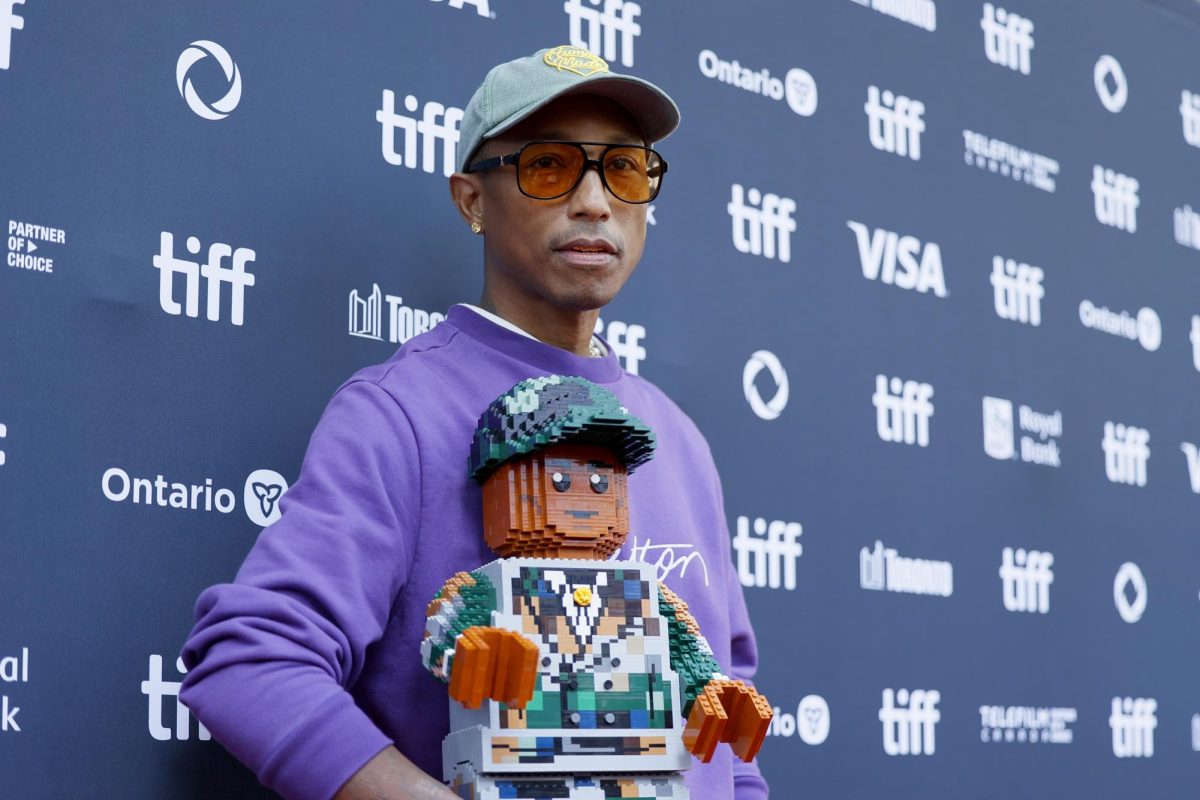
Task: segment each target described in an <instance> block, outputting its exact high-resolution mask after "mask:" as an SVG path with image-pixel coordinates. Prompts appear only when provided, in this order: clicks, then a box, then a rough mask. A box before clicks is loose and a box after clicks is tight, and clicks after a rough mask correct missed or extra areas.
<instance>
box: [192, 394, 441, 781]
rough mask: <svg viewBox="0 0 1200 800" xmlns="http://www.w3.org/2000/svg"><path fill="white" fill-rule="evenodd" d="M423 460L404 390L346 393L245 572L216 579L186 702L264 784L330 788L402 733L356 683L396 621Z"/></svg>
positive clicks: (324, 421)
mask: <svg viewBox="0 0 1200 800" xmlns="http://www.w3.org/2000/svg"><path fill="white" fill-rule="evenodd" d="M419 465H420V461H419V458H418V455H417V445H416V440H415V437H414V435H413V431H412V427H411V425H410V424H409V422H408V419H407V417H406V416H405V415H404V412H403V411H402V409H401V408H400V407H399V405H397V403H396V402H395V400H394V399H393V398H392V397H391V396H390V395H389V394H388V393H387V392H385V391H384V390H383V389H381V388H379V387H378V386H376V385H375V384H374V383H370V382H367V381H362V380H356V381H351V382H350V383H347V384H346V385H344V386H343V387H342V388H341V389H339V390H338V392H337V393H336V394H335V395H334V397H333V399H332V400H331V401H330V403H329V406H328V407H327V408H326V410H325V413H324V414H323V415H322V417H321V421H320V422H319V423H318V425H317V428H316V430H315V431H314V432H313V435H312V439H311V441H310V442H309V447H308V452H307V454H306V455H305V458H304V464H303V466H302V468H301V471H300V476H299V478H298V479H297V480H296V482H295V484H294V485H293V486H292V488H291V489H290V490H289V491H288V492H286V493H285V494H284V496H283V498H282V499H281V501H280V508H281V513H282V516H281V517H280V519H279V521H277V522H276V523H275V524H273V525H271V526H270V527H269V528H267V529H266V530H264V531H263V532H262V534H261V535H260V536H259V538H258V541H257V542H256V543H255V545H254V547H253V549H252V550H251V551H250V554H249V555H248V556H247V558H246V561H245V563H244V564H243V565H242V567H241V569H240V570H239V571H238V574H237V576H236V578H235V579H234V582H233V583H229V584H219V585H217V586H213V587H211V588H209V589H207V590H205V591H204V592H203V593H202V594H201V595H200V597H199V599H198V600H197V601H196V625H195V627H194V628H193V629H192V632H191V634H190V635H189V637H188V640H187V642H186V644H185V645H184V648H183V653H182V656H183V661H184V664H185V666H186V667H187V669H188V673H187V675H185V676H184V680H183V685H182V688H181V690H180V699H181V700H182V702H183V703H184V704H185V705H186V706H188V708H190V709H191V710H192V712H193V713H195V714H196V716H197V718H198V719H200V721H201V722H203V723H204V724H205V726H206V727H207V728H208V729H209V730H210V731H211V732H212V734H213V736H214V737H215V738H216V739H217V740H218V741H220V742H221V743H222V744H223V745H225V747H226V748H227V749H228V750H229V751H230V752H231V753H233V755H234V756H236V757H237V758H238V759H239V760H240V761H242V762H243V763H244V764H246V765H247V766H248V767H249V768H250V769H252V770H253V771H254V773H255V774H256V775H257V776H258V778H259V780H260V781H262V782H263V783H264V784H265V785H267V786H269V787H270V788H272V789H274V790H275V791H277V792H279V793H280V794H281V795H283V796H284V797H286V798H302V799H303V800H308V798H313V799H314V800H318V799H319V800H325V799H326V798H329V797H331V796H332V795H333V794H334V793H335V792H337V790H338V789H339V788H340V787H341V786H342V784H344V783H345V782H346V781H347V780H348V779H349V778H350V777H351V776H352V775H353V774H354V773H355V772H357V771H358V770H359V769H360V768H361V767H362V766H363V765H364V764H365V763H366V762H367V761H369V760H370V759H371V758H372V757H373V756H375V755H376V754H377V753H378V752H379V751H380V750H382V749H384V748H385V747H387V746H388V745H389V744H390V743H391V742H390V740H389V739H388V737H387V736H385V735H384V734H383V733H382V732H381V731H380V730H379V728H378V727H377V726H376V725H375V724H374V723H373V722H372V721H371V720H370V719H369V718H368V717H367V715H366V714H365V713H364V712H363V711H362V710H360V709H359V708H358V706H357V705H356V704H355V703H354V700H353V698H352V697H351V695H350V693H349V691H348V687H350V686H352V685H353V684H354V682H355V681H356V680H357V678H358V676H359V674H360V673H361V671H362V668H363V658H364V654H365V652H366V650H367V648H368V647H369V646H370V645H371V644H372V643H373V642H375V641H377V640H378V639H379V638H380V637H381V636H382V634H383V630H384V627H385V626H386V624H387V621H388V618H389V616H390V613H391V607H392V603H393V600H394V598H395V597H396V594H397V592H399V590H400V589H401V588H402V587H403V585H404V583H405V580H406V579H407V575H408V568H409V558H410V556H409V548H408V547H407V546H406V541H410V540H411V537H413V536H415V534H416V526H417V525H418V520H419V519H420V503H421V485H420V479H421V476H420V467H419Z"/></svg>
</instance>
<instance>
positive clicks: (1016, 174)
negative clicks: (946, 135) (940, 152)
mask: <svg viewBox="0 0 1200 800" xmlns="http://www.w3.org/2000/svg"><path fill="white" fill-rule="evenodd" d="M963 147H964V154H963V160H964V161H965V162H966V163H967V164H968V165H970V166H975V167H978V168H979V169H983V170H987V171H988V172H990V173H992V174H993V175H999V176H1000V177H1002V178H1011V179H1012V180H1014V181H1017V182H1018V183H1024V184H1026V185H1028V186H1032V187H1033V188H1035V189H1041V190H1042V191H1043V192H1051V193H1053V192H1054V190H1055V188H1057V183H1056V180H1055V178H1056V177H1057V175H1058V170H1059V165H1058V161H1057V160H1055V159H1053V158H1051V157H1050V156H1045V155H1042V154H1041V153H1035V152H1033V151H1032V150H1026V149H1025V148H1023V147H1018V146H1017V145H1015V144H1009V143H1008V142H1005V141H1003V140H1001V139H995V138H992V137H991V136H988V135H987V134H986V133H977V132H976V131H972V130H967V129H964V130H963Z"/></svg>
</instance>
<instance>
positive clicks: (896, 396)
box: [871, 375, 933, 447]
mask: <svg viewBox="0 0 1200 800" xmlns="http://www.w3.org/2000/svg"><path fill="white" fill-rule="evenodd" d="M932 399H933V387H932V386H930V385H929V384H928V383H920V382H918V381H906V380H903V379H901V378H891V379H890V380H889V379H888V377H887V376H886V375H876V376H875V394H874V395H872V396H871V402H872V403H873V404H874V406H875V429H876V431H877V432H878V433H879V438H880V439H882V440H883V441H885V442H896V443H904V444H916V445H917V446H918V447H928V446H929V419H930V417H932V416H933V403H932V402H931V400H932Z"/></svg>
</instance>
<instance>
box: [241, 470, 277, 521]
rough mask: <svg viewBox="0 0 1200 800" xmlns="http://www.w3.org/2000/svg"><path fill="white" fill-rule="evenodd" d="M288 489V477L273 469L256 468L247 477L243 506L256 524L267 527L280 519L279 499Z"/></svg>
mask: <svg viewBox="0 0 1200 800" xmlns="http://www.w3.org/2000/svg"><path fill="white" fill-rule="evenodd" d="M287 490H288V482H287V479H286V478H284V477H283V476H282V475H280V474H279V473H278V472H276V471H275V470H273V469H256V470H255V471H254V472H251V473H250V474H249V475H248V476H247V477H246V484H245V486H244V487H243V488H242V507H243V508H245V509H246V516H248V517H249V518H250V521H251V522H253V523H254V524H255V525H260V526H262V527H264V528H265V527H267V526H268V525H270V524H272V523H274V522H276V521H278V520H279V516H280V513H279V500H280V498H282V497H283V493H284V492H286V491H287Z"/></svg>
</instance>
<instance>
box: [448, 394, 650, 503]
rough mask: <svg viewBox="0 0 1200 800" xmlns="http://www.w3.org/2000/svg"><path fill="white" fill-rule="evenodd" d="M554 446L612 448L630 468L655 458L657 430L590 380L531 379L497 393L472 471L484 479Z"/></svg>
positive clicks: (482, 425)
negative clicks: (498, 469) (521, 457)
mask: <svg viewBox="0 0 1200 800" xmlns="http://www.w3.org/2000/svg"><path fill="white" fill-rule="evenodd" d="M552 444H594V445H600V446H602V447H607V448H608V449H609V450H611V451H612V452H613V454H614V455H616V456H617V458H619V459H621V461H622V463H624V465H625V468H626V469H627V470H628V471H629V472H633V470H634V469H635V468H637V467H639V466H641V465H642V464H644V463H646V462H647V461H649V460H650V459H651V458H653V457H654V448H655V445H656V442H655V438H654V431H652V430H650V427H649V426H648V425H646V423H644V422H642V421H641V420H640V419H638V418H637V417H635V416H633V415H632V414H630V413H629V409H627V408H625V407H624V406H622V405H621V402H620V401H619V400H617V398H616V396H615V395H614V394H613V393H612V392H610V391H609V390H608V389H605V388H604V387H603V386H598V385H596V384H594V383H592V382H591V381H589V380H586V379H584V378H578V377H568V376H563V375H549V376H546V377H542V378H528V379H526V380H523V381H521V382H520V383H518V384H517V385H516V386H514V387H512V388H511V389H509V390H508V391H507V392H505V393H504V394H502V395H500V396H499V397H497V398H496V399H495V400H494V401H493V402H492V403H491V405H489V406H488V407H487V410H486V411H484V412H483V415H482V416H480V418H479V424H478V425H477V426H476V428H475V437H474V439H473V440H472V442H471V454H470V456H469V457H468V459H467V471H468V473H469V475H470V476H471V479H472V480H474V481H475V482H476V483H483V482H484V480H485V479H486V478H487V476H488V475H490V474H491V473H492V472H493V471H494V470H495V469H496V468H497V467H499V466H500V465H501V464H504V463H505V462H507V461H510V460H512V459H514V458H517V457H518V456H523V455H525V454H526V453H534V452H537V451H538V450H543V449H545V448H546V447H549V446H550V445H552Z"/></svg>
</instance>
